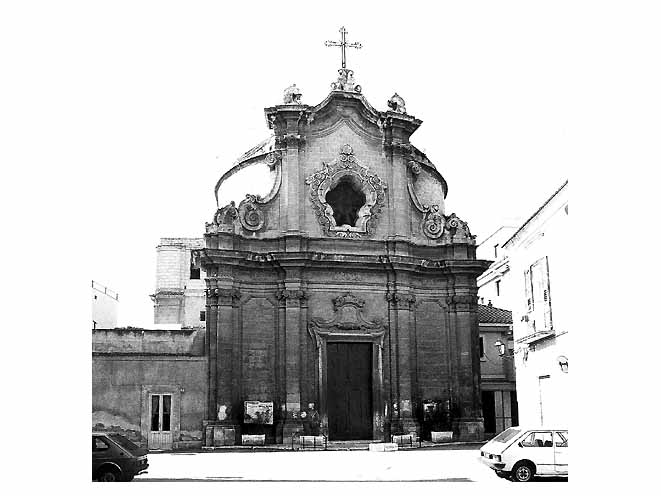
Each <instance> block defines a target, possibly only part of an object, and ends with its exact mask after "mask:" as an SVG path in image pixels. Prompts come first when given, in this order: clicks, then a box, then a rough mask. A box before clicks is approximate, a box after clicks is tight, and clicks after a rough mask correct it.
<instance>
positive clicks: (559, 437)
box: [555, 431, 569, 448]
mask: <svg viewBox="0 0 661 496" xmlns="http://www.w3.org/2000/svg"><path fill="white" fill-rule="evenodd" d="M555 445H556V447H558V448H567V447H569V434H568V433H567V431H562V432H556V433H555Z"/></svg>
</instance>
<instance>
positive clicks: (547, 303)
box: [542, 257, 553, 330]
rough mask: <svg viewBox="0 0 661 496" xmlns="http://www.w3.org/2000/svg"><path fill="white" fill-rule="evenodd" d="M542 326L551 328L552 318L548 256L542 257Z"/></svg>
mask: <svg viewBox="0 0 661 496" xmlns="http://www.w3.org/2000/svg"><path fill="white" fill-rule="evenodd" d="M542 275H543V277H544V286H543V287H544V328H545V329H548V330H552V329H553V320H552V319H551V284H550V278H549V257H544V270H543V271H542Z"/></svg>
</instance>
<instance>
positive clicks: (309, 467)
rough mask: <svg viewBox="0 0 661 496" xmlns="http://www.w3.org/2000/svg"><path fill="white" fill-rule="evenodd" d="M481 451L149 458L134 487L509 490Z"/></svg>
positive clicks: (217, 454) (154, 455)
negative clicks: (435, 485) (447, 485)
mask: <svg viewBox="0 0 661 496" xmlns="http://www.w3.org/2000/svg"><path fill="white" fill-rule="evenodd" d="M478 457H479V449H475V448H474V447H471V448H470V449H461V450H408V451H397V452H389V453H388V452H387V453H377V452H369V451H316V452H315V451H305V452H301V451H298V452H287V451H280V452H249V451H244V452H210V453H150V454H149V472H148V473H147V474H143V475H140V476H137V477H136V478H135V481H136V482H137V481H140V482H142V481H205V482H314V481H317V482H487V483H489V484H492V485H508V484H512V483H511V482H509V481H507V480H503V479H500V478H499V477H497V476H496V475H495V474H494V473H493V472H492V471H491V470H490V469H489V468H487V467H486V466H484V465H483V464H482V463H480V461H479V460H478Z"/></svg>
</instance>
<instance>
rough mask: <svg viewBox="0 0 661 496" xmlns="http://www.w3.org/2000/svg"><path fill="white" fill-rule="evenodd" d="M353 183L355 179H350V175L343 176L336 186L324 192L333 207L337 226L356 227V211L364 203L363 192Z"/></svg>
mask: <svg viewBox="0 0 661 496" xmlns="http://www.w3.org/2000/svg"><path fill="white" fill-rule="evenodd" d="M354 183H355V180H352V178H351V176H345V177H343V178H342V179H340V182H338V183H337V186H335V187H334V188H333V189H331V190H330V191H329V192H328V193H326V202H327V203H328V204H329V205H330V206H331V207H332V208H333V218H334V219H335V225H336V226H338V227H339V226H343V225H349V226H352V227H356V221H357V220H358V211H359V210H360V208H361V207H362V206H363V205H365V193H363V192H362V191H361V189H360V186H358V185H356V184H354Z"/></svg>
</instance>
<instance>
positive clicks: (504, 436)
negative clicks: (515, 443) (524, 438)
mask: <svg viewBox="0 0 661 496" xmlns="http://www.w3.org/2000/svg"><path fill="white" fill-rule="evenodd" d="M519 432H521V429H515V428H514V427H510V428H509V429H507V430H504V431H503V432H501V433H500V434H498V435H497V436H496V437H494V438H493V439H492V441H496V442H498V443H505V442H507V441H509V440H510V439H512V438H513V437H514V436H516V435H517V434H518V433H519Z"/></svg>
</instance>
